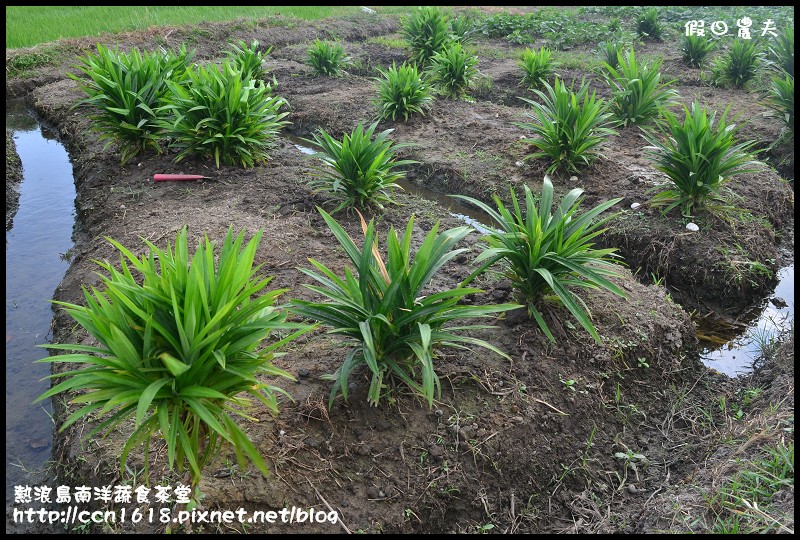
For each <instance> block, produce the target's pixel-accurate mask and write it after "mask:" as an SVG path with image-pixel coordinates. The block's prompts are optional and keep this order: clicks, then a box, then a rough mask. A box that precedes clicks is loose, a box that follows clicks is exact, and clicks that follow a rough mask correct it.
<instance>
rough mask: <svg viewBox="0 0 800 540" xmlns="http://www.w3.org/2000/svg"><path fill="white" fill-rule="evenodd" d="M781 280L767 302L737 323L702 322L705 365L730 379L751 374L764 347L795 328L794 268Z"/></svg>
mask: <svg viewBox="0 0 800 540" xmlns="http://www.w3.org/2000/svg"><path fill="white" fill-rule="evenodd" d="M777 277H778V284H777V286H776V287H775V290H774V291H773V293H772V294H771V295H769V296H768V297H767V300H765V301H764V302H762V303H761V304H760V305H758V306H756V308H754V309H752V310H750V311H749V312H747V313H746V314H744V315H743V316H742V317H741V319H740V321H738V322H737V323H734V324H725V322H724V321H720V320H712V321H699V326H698V337H699V338H700V344H701V347H702V352H701V354H700V358H701V359H702V360H703V363H705V364H706V365H707V366H709V367H712V368H714V369H716V370H717V371H719V372H721V373H724V374H725V375H728V376H730V377H735V376H737V375H741V374H744V373H749V372H750V371H752V365H753V361H754V360H755V359H756V358H758V356H759V353H760V351H761V349H762V348H763V347H764V345H765V344H767V343H769V342H770V340H774V339H775V337H776V336H778V335H779V334H780V333H782V332H786V331H788V330H790V329H791V328H792V325H793V324H794V265H791V266H787V267H785V268H783V269H781V270H780V272H778V276H777ZM704 337H707V338H710V339H703V338H704Z"/></svg>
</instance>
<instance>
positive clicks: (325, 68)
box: [308, 39, 350, 77]
mask: <svg viewBox="0 0 800 540" xmlns="http://www.w3.org/2000/svg"><path fill="white" fill-rule="evenodd" d="M308 63H309V64H311V67H312V68H314V73H316V74H317V75H326V76H328V77H338V76H339V75H341V74H342V73H343V72H344V71H345V69H347V67H348V66H349V64H350V57H349V56H347V53H345V51H344V47H342V45H341V44H339V43H330V42H327V41H321V40H319V39H316V40H314V42H313V43H312V44H311V45H310V46H309V47H308Z"/></svg>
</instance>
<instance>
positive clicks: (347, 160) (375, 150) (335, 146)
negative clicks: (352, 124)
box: [307, 122, 416, 213]
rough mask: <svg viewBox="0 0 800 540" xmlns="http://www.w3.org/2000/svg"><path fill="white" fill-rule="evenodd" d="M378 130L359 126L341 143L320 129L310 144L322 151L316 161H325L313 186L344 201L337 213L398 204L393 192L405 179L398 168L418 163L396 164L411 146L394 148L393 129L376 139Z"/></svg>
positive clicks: (400, 162) (315, 172)
mask: <svg viewBox="0 0 800 540" xmlns="http://www.w3.org/2000/svg"><path fill="white" fill-rule="evenodd" d="M377 126H378V123H377V122H375V123H374V124H372V125H371V126H369V127H368V128H367V129H364V126H363V125H362V124H358V126H356V128H355V129H354V130H353V132H352V133H350V134H349V135H348V134H345V135H344V137H343V138H342V140H341V141H340V140H338V139H335V138H334V137H332V136H331V135H329V134H328V133H327V132H326V131H325V130H324V129H320V130H319V131H318V132H317V133H315V134H314V138H313V140H307V142H308V143H310V144H312V145H314V146H317V147H319V148H320V151H319V152H317V153H315V154H314V155H313V157H317V158H319V159H320V160H321V161H322V166H320V167H316V168H315V169H314V179H313V180H312V181H311V182H309V185H310V186H311V187H312V188H313V189H314V190H316V191H326V192H329V193H331V194H333V195H334V197H336V198H337V199H340V200H341V202H340V204H339V205H338V206H337V207H336V208H335V209H334V210H333V213H336V212H338V211H339V210H342V209H345V208H361V209H364V208H367V207H369V206H377V207H378V208H381V209H383V204H384V203H394V202H395V201H394V200H393V199H392V192H393V191H394V189H395V188H399V186H398V185H397V184H395V182H396V181H397V180H399V179H401V178H403V176H404V175H403V174H402V173H400V172H398V171H396V170H395V168H396V167H402V166H405V165H410V164H412V163H416V162H415V161H412V160H409V159H404V160H399V161H398V160H395V158H394V156H395V152H396V151H397V150H400V149H402V148H405V147H407V146H409V144H394V143H393V142H392V141H391V140H390V139H389V138H388V137H389V134H390V133H391V132H392V131H393V130H392V129H387V130H385V131H383V132H381V133H379V134H378V135H377V136H375V135H374V133H375V129H376V128H377Z"/></svg>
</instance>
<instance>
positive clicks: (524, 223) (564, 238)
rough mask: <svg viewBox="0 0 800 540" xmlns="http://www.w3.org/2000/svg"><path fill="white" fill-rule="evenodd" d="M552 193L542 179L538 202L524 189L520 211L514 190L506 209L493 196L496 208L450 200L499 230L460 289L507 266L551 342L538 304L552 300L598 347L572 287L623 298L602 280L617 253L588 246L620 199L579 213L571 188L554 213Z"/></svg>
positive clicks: (577, 192)
mask: <svg viewBox="0 0 800 540" xmlns="http://www.w3.org/2000/svg"><path fill="white" fill-rule="evenodd" d="M553 192H554V189H553V183H552V181H551V180H550V178H549V177H547V176H545V177H544V183H543V185H542V194H541V197H539V199H538V201H536V200H535V199H534V197H533V193H532V192H531V190H530V188H529V187H528V186H527V185H525V201H524V203H525V204H524V207H523V206H521V205H520V203H519V202H518V201H517V196H516V194H515V193H514V190H513V188H512V190H511V207H510V208H507V207H506V206H505V205H504V204H503V203H502V201H501V200H500V198H499V197H498V196H497V195H495V196H494V197H493V198H494V202H495V205H496V206H497V208H492V207H490V206H489V205H487V204H485V203H483V202H481V201H478V200H476V199H472V198H470V197H465V196H463V195H453V196H454V197H458V198H461V199H464V200H466V201H469V202H470V203H472V204H474V205H475V206H477V207H479V208H480V209H481V210H483V211H484V212H486V213H487V214H488V215H489V216H490V217H491V218H492V219H493V220H494V221H495V222H496V223H497V224H498V225H499V227H498V228H497V229H495V230H492V231H490V232H489V233H487V234H486V235H484V237H483V240H484V241H485V242H487V243H488V244H489V247H488V248H486V249H485V250H484V251H483V252H482V253H481V254H480V255H479V256H478V258H477V259H475V262H476V263H482V264H481V265H480V266H479V267H478V268H477V269H476V270H475V271H474V272H472V274H470V276H469V277H468V278H467V279H466V280H464V284H465V285H466V284H468V283H469V282H470V281H471V280H472V279H474V278H475V277H477V276H478V275H480V274H481V273H483V272H484V271H485V270H487V269H488V268H489V267H491V266H492V265H494V264H495V263H497V262H500V261H504V262H505V264H506V265H507V270H506V271H505V272H504V274H505V276H506V277H508V278H509V279H510V280H511V285H512V287H513V288H514V289H515V290H516V291H517V292H518V293H519V295H520V297H521V298H522V300H523V301H524V302H525V304H526V305H527V307H528V312H529V313H530V316H531V317H532V318H533V319H535V320H536V323H537V324H538V325H539V328H540V329H541V330H542V332H544V334H545V335H546V336H547V337H548V338H549V339H550V340H551V341H553V342H554V341H555V337H553V334H552V333H551V331H550V329H549V328H548V326H547V323H545V320H544V317H543V316H542V312H541V302H543V301H545V300H548V299H549V298H548V297H549V296H550V295H554V297H553V298H552V300H555V301H557V302H558V303H561V304H563V305H564V306H565V307H566V308H567V309H568V310H569V312H570V313H572V315H573V316H574V317H575V319H577V321H578V322H579V323H580V325H581V326H582V327H583V328H584V329H586V331H587V332H589V334H591V335H592V337H593V338H594V339H595V340H597V342H598V343H602V341H601V340H600V336H599V335H598V333H597V330H595V327H594V325H593V324H592V322H591V320H590V315H589V312H588V309H587V307H586V304H585V303H584V302H583V300H581V298H580V297H579V296H577V295H576V294H575V293H574V292H572V291H571V290H570V288H573V287H580V288H589V289H600V288H602V289H605V290H608V291H610V292H612V293H614V294H616V295H619V296H621V297H624V296H625V293H624V292H623V291H622V289H620V288H619V287H618V286H617V285H615V284H614V283H612V282H611V281H609V280H608V279H606V277H610V276H618V275H619V268H620V267H619V266H618V262H619V261H618V260H617V258H616V255H615V254H614V252H615V251H616V249H615V248H605V249H594V248H593V247H592V246H593V245H594V244H593V242H592V240H593V239H594V238H595V237H597V236H598V235H600V234H602V233H603V232H604V231H605V229H600V227H601V226H602V225H603V224H604V223H605V222H606V221H608V220H609V219H611V218H612V217H613V216H614V215H613V214H612V215H608V216H606V217H604V218H602V219H599V220H597V221H595V218H596V217H597V216H599V215H600V214H601V213H602V212H604V211H606V210H608V209H609V208H611V207H612V206H614V205H615V204H617V203H618V202H620V201H621V200H622V199H621V198H617V199H612V200H610V201H606V202H604V203H601V204H599V205H597V206H596V207H594V208H592V209H591V210H588V211H586V212H579V206H580V200H579V199H580V196H581V194H582V193H583V190H582V189H579V188H575V189H573V190H572V191H570V192H569V193H567V195H566V196H565V197H564V199H563V200H562V201H561V203H560V204H559V205H558V207H557V208H556V210H555V212H553V211H552V206H553ZM537 202H538V207H537ZM537 305H538V307H537Z"/></svg>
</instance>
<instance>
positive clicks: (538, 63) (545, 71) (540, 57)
mask: <svg viewBox="0 0 800 540" xmlns="http://www.w3.org/2000/svg"><path fill="white" fill-rule="evenodd" d="M551 54H552V53H551V52H550V49H548V48H546V47H542V48H541V49H539V50H538V51H537V50H534V49H525V50H524V51H522V56H521V57H520V60H519V66H520V67H521V68H522V71H523V75H522V81H521V82H520V84H521V85H522V86H524V87H525V88H530V89H538V88H541V87H542V86H543V85H544V84H545V83H546V82H548V81H549V80H550V78H551V77H552V76H553V69H554V68H555V66H556V63H555V62H553V60H552V58H551Z"/></svg>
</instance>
